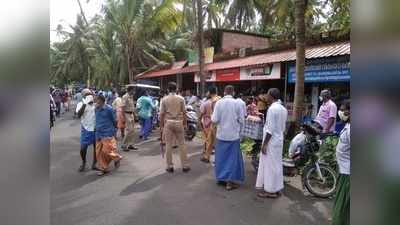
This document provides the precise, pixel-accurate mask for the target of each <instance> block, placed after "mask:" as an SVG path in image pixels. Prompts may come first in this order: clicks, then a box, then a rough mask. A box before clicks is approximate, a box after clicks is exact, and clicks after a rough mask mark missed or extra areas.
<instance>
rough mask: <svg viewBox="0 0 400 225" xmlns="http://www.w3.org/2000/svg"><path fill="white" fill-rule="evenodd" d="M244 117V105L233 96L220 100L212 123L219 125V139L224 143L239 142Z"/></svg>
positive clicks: (216, 105) (212, 117)
mask: <svg viewBox="0 0 400 225" xmlns="http://www.w3.org/2000/svg"><path fill="white" fill-rule="evenodd" d="M244 117H245V112H244V110H243V106H242V104H241V103H240V102H239V101H237V100H235V99H234V98H233V97H232V96H231V95H226V96H225V97H223V98H222V99H220V100H218V101H217V103H216V104H215V108H214V112H213V114H212V116H211V120H212V122H213V123H215V124H217V138H218V139H219V140H222V141H235V140H238V139H239V138H240V130H241V128H242V126H243V125H244Z"/></svg>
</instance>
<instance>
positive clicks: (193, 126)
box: [185, 105, 199, 141]
mask: <svg viewBox="0 0 400 225" xmlns="http://www.w3.org/2000/svg"><path fill="white" fill-rule="evenodd" d="M186 118H187V130H186V132H185V138H186V140H188V141H191V140H193V138H194V137H196V133H197V124H198V121H199V119H198V117H197V113H196V111H195V110H194V109H193V107H192V106H191V105H188V106H186Z"/></svg>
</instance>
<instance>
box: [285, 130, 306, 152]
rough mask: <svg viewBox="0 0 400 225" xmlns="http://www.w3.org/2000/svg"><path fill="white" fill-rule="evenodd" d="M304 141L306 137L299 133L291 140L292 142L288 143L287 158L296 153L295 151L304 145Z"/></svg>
mask: <svg viewBox="0 0 400 225" xmlns="http://www.w3.org/2000/svg"><path fill="white" fill-rule="evenodd" d="M305 140H306V135H305V134H304V132H303V131H302V132H300V133H298V134H297V135H296V136H295V137H294V138H293V139H292V141H290V145H289V157H290V158H292V157H293V155H294V154H295V153H296V151H297V149H298V148H299V147H300V146H302V145H304V143H305Z"/></svg>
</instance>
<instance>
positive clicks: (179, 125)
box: [160, 82, 190, 173]
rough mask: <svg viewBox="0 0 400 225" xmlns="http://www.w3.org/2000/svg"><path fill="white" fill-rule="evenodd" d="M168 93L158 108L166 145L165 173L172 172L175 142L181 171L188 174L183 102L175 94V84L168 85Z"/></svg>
mask: <svg viewBox="0 0 400 225" xmlns="http://www.w3.org/2000/svg"><path fill="white" fill-rule="evenodd" d="M168 91H169V94H168V95H167V96H165V97H164V98H163V99H162V100H161V106H160V127H161V131H162V133H163V139H164V140H165V143H166V159H167V169H166V171H167V172H169V173H173V172H174V167H173V162H172V149H173V145H174V144H175V142H176V143H177V144H178V149H179V155H180V159H181V164H182V171H183V172H185V173H186V172H189V170H190V167H189V165H188V160H187V152H186V146H185V129H186V128H187V123H186V107H185V100H184V98H183V97H182V96H179V95H177V94H176V83H174V82H170V83H168Z"/></svg>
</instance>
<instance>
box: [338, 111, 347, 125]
mask: <svg viewBox="0 0 400 225" xmlns="http://www.w3.org/2000/svg"><path fill="white" fill-rule="evenodd" d="M338 115H339V118H340V119H341V120H342V121H344V122H346V121H347V120H349V116H346V115H344V112H343V111H341V110H339V112H338Z"/></svg>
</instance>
